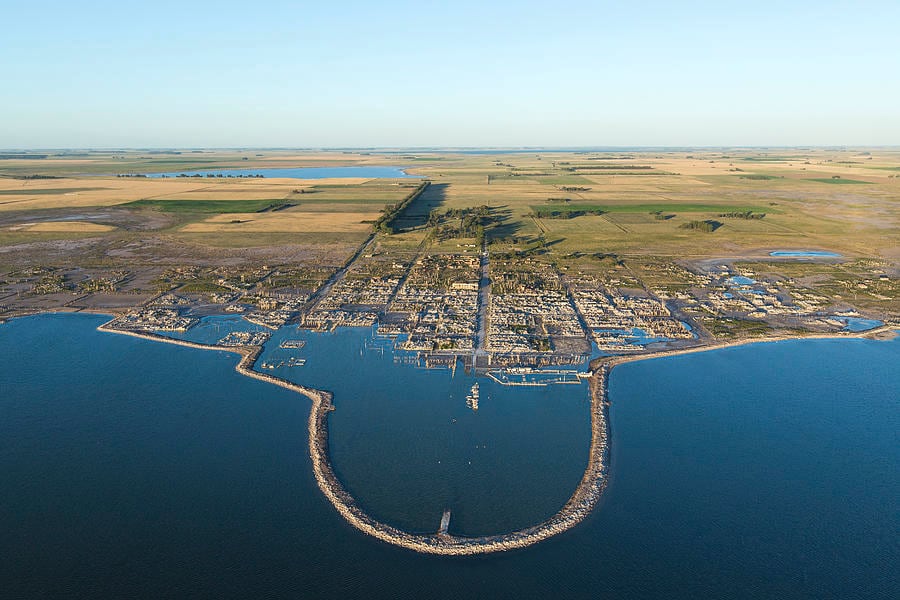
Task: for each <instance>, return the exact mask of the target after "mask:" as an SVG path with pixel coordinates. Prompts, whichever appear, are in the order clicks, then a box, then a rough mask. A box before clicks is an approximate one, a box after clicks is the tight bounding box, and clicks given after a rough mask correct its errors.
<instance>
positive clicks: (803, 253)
mask: <svg viewBox="0 0 900 600" xmlns="http://www.w3.org/2000/svg"><path fill="white" fill-rule="evenodd" d="M769 256H780V257H793V258H837V257H840V256H841V255H840V254H838V253H837V252H825V251H822V250H776V251H775V252H769Z"/></svg>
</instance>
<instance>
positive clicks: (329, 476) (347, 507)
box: [99, 319, 896, 556]
mask: <svg viewBox="0 0 900 600" xmlns="http://www.w3.org/2000/svg"><path fill="white" fill-rule="evenodd" d="M114 323H115V319H114V320H112V321H110V322H108V323H105V324H103V325H101V326H100V327H99V329H101V330H103V331H110V332H114V333H121V334H125V335H131V336H134V337H139V338H144V339H149V340H154V341H162V342H167V343H170V344H178V345H179V346H187V347H189V348H197V349H200V350H224V351H226V352H235V353H237V354H240V355H241V360H240V362H239V363H238V364H237V366H236V367H235V369H236V370H237V372H238V373H241V374H242V375H246V376H247V377H252V378H254V379H259V380H261V381H265V382H268V383H272V384H275V385H278V386H281V387H283V388H287V389H289V390H293V391H295V392H299V393H300V394H303V395H304V396H306V397H307V398H309V399H310V400H311V401H312V409H311V410H310V412H309V421H308V428H309V456H310V458H311V459H312V466H313V474H314V475H315V478H316V483H317V484H318V486H319V489H320V490H322V493H323V494H324V495H325V497H326V498H328V501H329V502H331V504H332V505H333V506H334V507H335V509H337V511H338V512H339V513H340V514H341V516H342V517H344V519H346V520H347V522H348V523H350V524H351V525H353V526H354V527H356V528H357V529H359V530H360V531H362V532H363V533H366V534H368V535H371V536H372V537H375V538H378V539H379V540H382V541H384V542H387V543H389V544H394V545H396V546H401V547H403V548H408V549H410V550H415V551H416V552H422V553H424V554H441V555H446V556H463V555H472V554H487V553H490V552H503V551H506V550H514V549H518V548H526V547H528V546H531V545H533V544H536V543H538V542H540V541H543V540H546V539H547V538H549V537H552V536H554V535H558V534H560V533H562V532H564V531H567V530H569V529H571V528H572V527H574V526H575V525H577V524H579V523H580V522H581V521H583V520H584V519H585V517H587V516H588V515H589V514H590V512H591V510H592V509H593V508H594V506H595V505H596V504H597V501H598V500H599V499H600V496H601V494H602V493H603V490H604V489H605V487H606V482H607V467H608V458H609V426H608V418H609V415H608V408H609V399H608V389H607V381H608V379H609V373H610V370H611V369H612V368H613V367H614V366H616V365H618V364H622V363H626V362H633V361H637V360H646V359H650V358H660V357H663V356H675V355H679V354H690V353H694V352H704V351H707V350H715V349H719V348H725V347H729V346H740V345H743V344H752V343H757V342H772V341H779V340H787V339H809V338H819V339H833V338H863V337H877V336H881V335H884V334H887V333H888V332H893V331H894V330H895V329H896V325H885V326H882V327H878V328H876V329H872V330H869V331H865V332H859V333H845V334H840V335H833V334H831V335H810V336H802V337H799V336H798V337H787V336H784V337H777V338H762V339H744V340H736V341H731V342H724V343H719V344H710V345H706V346H695V347H691V348H683V349H679V350H668V351H661V352H655V353H650V354H638V355H629V356H609V357H602V358H599V359H596V360H594V361H593V362H592V363H591V367H592V369H593V372H592V374H591V376H590V378H589V379H588V381H589V382H590V389H591V447H590V453H589V456H588V465H587V468H586V469H585V472H584V475H583V476H582V478H581V481H580V482H579V484H578V487H576V488H575V492H574V493H573V494H572V496H571V497H570V498H569V501H568V502H566V504H565V505H564V506H563V507H562V508H561V509H560V510H559V512H557V513H556V514H555V515H553V516H552V517H550V518H549V519H547V520H546V521H544V522H543V523H539V524H537V525H533V526H531V527H526V528H525V529H520V530H518V531H513V532H511V533H504V534H499V535H488V536H480V537H464V536H455V535H450V534H447V533H442V532H439V533H435V534H431V535H422V534H415V533H408V532H406V531H402V530H400V529H397V528H396V527H392V526H390V525H387V524H385V523H381V522H380V521H377V520H375V519H373V518H372V517H371V516H369V515H368V514H366V512H365V511H363V510H362V508H360V507H359V505H358V504H357V503H356V500H355V499H354V498H353V496H351V495H350V494H349V493H348V492H347V490H345V489H344V486H343V485H341V482H340V481H339V480H338V478H337V476H336V475H335V474H334V469H332V467H331V461H330V459H329V455H328V413H330V412H331V411H333V410H334V404H333V403H332V398H333V395H332V394H331V392H326V391H323V390H317V389H314V388H310V387H306V386H303V385H299V384H296V383H293V382H291V381H288V380H286V379H282V378H280V377H276V376H275V375H269V374H266V373H260V372H258V371H254V370H253V366H254V364H256V360H257V358H259V355H260V354H261V353H262V350H263V348H262V346H215V345H211V344H200V343H197V342H190V341H187V340H179V339H175V338H170V337H166V336H162V335H159V334H156V333H151V332H137V331H126V330H121V329H116V328H115V326H114Z"/></svg>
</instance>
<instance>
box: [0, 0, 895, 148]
mask: <svg viewBox="0 0 900 600" xmlns="http://www.w3.org/2000/svg"><path fill="white" fill-rule="evenodd" d="M132 4H136V5H137V6H132ZM0 15H2V19H3V22H4V26H3V28H2V35H0V73H2V74H0V78H2V79H0V148H6V149H10V148H112V147H129V148H131V147H133V148H148V147H161V148H171V147H191V148H200V147H206V148H211V147H425V146H430V147H440V146H444V147H450V146H456V147H460V146H465V147H484V146H492V147H517V146H544V147H549V146H554V147H586V146H590V147H597V146H792V145H851V146H870V145H900V68H898V67H900V34H898V26H900V2H898V1H897V0H891V1H865V0H860V1H858V2H832V1H829V0H822V1H818V2H807V1H804V0H796V1H787V0H781V1H779V2H772V1H769V0H757V1H754V2H747V1H743V2H731V1H728V0H720V1H718V2H690V1H687V0H683V1H682V2H640V1H631V2H622V1H621V0H619V1H616V2H605V1H600V0H595V1H592V2H584V1H567V0H557V1H555V2H548V1H547V0H543V1H541V2H532V1H529V0H520V1H516V2H506V1H495V2H490V1H486V0H480V1H478V2H471V1H469V0H451V1H445V2H434V1H429V0H418V1H416V2H399V1H375V0H370V1H368V2H357V1H355V0H342V1H339V2H321V1H316V2H309V1H303V0H300V1H298V0H294V1H290V2H281V1H265V0H259V1H256V2H251V1H246V0H245V1H243V2H232V1H230V0H217V1H215V2H212V1H206V0H193V1H191V2H184V1H180V2H170V1H168V0H159V1H153V2H144V1H141V2H134V3H130V2H122V1H121V0H118V1H117V2H105V1H79V2H72V1H71V0H69V1H66V2H61V1H49V2H48V1H41V0H0Z"/></svg>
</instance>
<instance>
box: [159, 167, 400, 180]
mask: <svg viewBox="0 0 900 600" xmlns="http://www.w3.org/2000/svg"><path fill="white" fill-rule="evenodd" d="M219 174H222V175H225V176H226V177H227V176H229V175H231V176H234V177H256V176H258V175H262V176H263V177H268V178H286V179H335V178H337V179H343V178H356V177H360V178H370V179H408V178H417V177H418V176H417V175H408V174H407V173H406V171H404V170H403V168H401V167H298V168H282V169H278V168H272V169H201V170H197V171H170V172H168V173H148V174H147V177H178V176H188V177H191V176H194V175H200V176H201V177H206V176H207V175H219Z"/></svg>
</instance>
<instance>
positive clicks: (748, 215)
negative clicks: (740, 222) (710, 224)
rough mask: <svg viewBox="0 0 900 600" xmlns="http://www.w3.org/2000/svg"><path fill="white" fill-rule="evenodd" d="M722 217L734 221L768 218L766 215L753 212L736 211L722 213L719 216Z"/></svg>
mask: <svg viewBox="0 0 900 600" xmlns="http://www.w3.org/2000/svg"><path fill="white" fill-rule="evenodd" d="M719 216H720V217H729V218H732V219H747V220H751V219H762V218H763V217H765V216H766V213H755V212H753V211H752V210H745V211H735V212H730V213H722V214H720V215H719Z"/></svg>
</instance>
